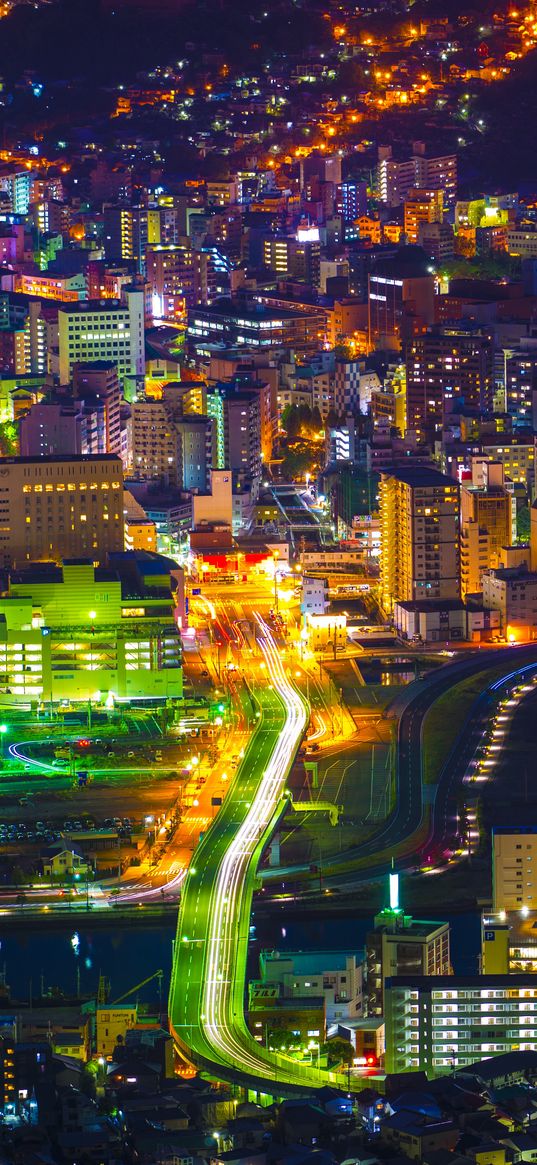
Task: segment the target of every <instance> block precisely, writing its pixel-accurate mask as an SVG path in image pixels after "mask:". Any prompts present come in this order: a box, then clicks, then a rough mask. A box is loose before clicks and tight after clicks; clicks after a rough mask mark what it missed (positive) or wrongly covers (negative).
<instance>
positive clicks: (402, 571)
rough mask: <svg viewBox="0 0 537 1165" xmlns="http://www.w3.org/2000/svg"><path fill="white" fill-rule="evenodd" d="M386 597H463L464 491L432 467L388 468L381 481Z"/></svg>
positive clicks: (388, 605) (385, 601)
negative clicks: (461, 541) (461, 539)
mask: <svg viewBox="0 0 537 1165" xmlns="http://www.w3.org/2000/svg"><path fill="white" fill-rule="evenodd" d="M380 524H381V569H380V581H381V597H382V605H383V607H384V610H385V611H388V612H391V611H393V607H394V604H395V603H396V602H419V603H427V602H431V601H433V600H447V601H449V600H454V599H458V598H459V590H460V582H459V486H458V484H457V482H456V481H454V479H453V478H451V477H447V476H446V475H445V474H443V473H440V472H439V470H438V469H435V468H433V467H431V466H427V465H415V466H408V468H407V467H406V466H404V467H401V468H400V467H397V468H394V469H386V471H385V472H384V473H382V474H381V479H380Z"/></svg>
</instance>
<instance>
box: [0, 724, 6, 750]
mask: <svg viewBox="0 0 537 1165" xmlns="http://www.w3.org/2000/svg"><path fill="white" fill-rule="evenodd" d="M6 732H7V724H0V738H1V740H2V756H3V755H4V736H5V735H6Z"/></svg>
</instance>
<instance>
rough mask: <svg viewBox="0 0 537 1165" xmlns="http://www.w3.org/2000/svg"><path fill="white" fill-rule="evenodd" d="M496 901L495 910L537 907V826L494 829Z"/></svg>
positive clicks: (493, 856) (533, 908)
mask: <svg viewBox="0 0 537 1165" xmlns="http://www.w3.org/2000/svg"><path fill="white" fill-rule="evenodd" d="M492 901H493V906H494V910H495V911H508V910H518V911H520V910H524V911H527V910H536V909H537V828H535V826H533V825H525V826H521V827H520V828H519V829H510V828H509V827H507V826H501V825H498V826H496V825H495V826H494V828H493V830H492Z"/></svg>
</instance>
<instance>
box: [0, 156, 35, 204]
mask: <svg viewBox="0 0 537 1165" xmlns="http://www.w3.org/2000/svg"><path fill="white" fill-rule="evenodd" d="M32 182H33V175H32V173H31V171H30V170H12V169H11V168H10V167H9V166H7V167H3V168H2V170H0V199H3V198H5V199H6V201H7V204H8V208H9V210H11V211H12V212H13V214H28V208H29V206H30V198H31V193H32Z"/></svg>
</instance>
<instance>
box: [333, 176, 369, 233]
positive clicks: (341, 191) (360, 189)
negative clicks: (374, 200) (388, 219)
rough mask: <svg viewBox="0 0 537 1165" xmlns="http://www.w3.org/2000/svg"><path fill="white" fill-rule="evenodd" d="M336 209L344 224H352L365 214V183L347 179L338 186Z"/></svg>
mask: <svg viewBox="0 0 537 1165" xmlns="http://www.w3.org/2000/svg"><path fill="white" fill-rule="evenodd" d="M336 209H337V211H338V214H341V216H342V218H343V221H344V222H345V223H353V222H355V221H356V219H357V218H360V216H361V215H363V214H366V213H367V183H366V182H360V181H358V180H355V179H351V178H348V179H347V180H346V181H345V182H341V184H340V185H339V186H338V189H337V194H336Z"/></svg>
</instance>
